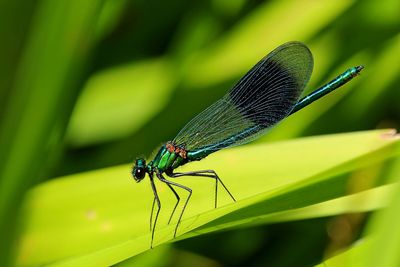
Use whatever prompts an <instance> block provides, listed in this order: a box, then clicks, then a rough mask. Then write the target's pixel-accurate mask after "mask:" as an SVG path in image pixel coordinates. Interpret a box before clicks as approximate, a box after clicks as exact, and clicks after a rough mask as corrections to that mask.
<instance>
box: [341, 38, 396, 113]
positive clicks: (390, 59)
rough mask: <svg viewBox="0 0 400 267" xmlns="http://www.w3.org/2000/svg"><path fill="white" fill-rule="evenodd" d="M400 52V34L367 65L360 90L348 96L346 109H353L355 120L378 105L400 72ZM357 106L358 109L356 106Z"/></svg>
mask: <svg viewBox="0 0 400 267" xmlns="http://www.w3.org/2000/svg"><path fill="white" fill-rule="evenodd" d="M399 54H400V34H398V35H396V36H395V37H394V38H393V39H391V40H389V41H388V42H387V43H386V44H385V45H384V47H383V49H382V50H381V53H380V54H375V55H374V57H373V58H372V62H371V64H368V65H366V66H365V67H366V68H365V70H364V71H363V73H362V75H365V76H367V78H365V79H362V83H361V84H360V86H359V87H358V90H357V91H355V92H354V93H353V94H351V95H350V96H349V97H347V98H346V103H345V107H344V109H345V110H347V111H351V112H350V114H351V117H352V118H353V120H354V121H357V120H360V119H361V118H362V117H363V116H367V115H368V113H369V112H370V110H371V108H372V107H373V106H376V105H377V101H378V100H379V97H380V96H382V95H383V94H384V93H385V91H386V90H388V89H390V88H391V87H390V86H389V85H390V84H391V83H392V82H394V81H395V80H396V79H397V77H398V76H399V74H400V64H399V62H398V55H399ZM355 106H356V107H357V108H356V109H355V108H354V107H355Z"/></svg>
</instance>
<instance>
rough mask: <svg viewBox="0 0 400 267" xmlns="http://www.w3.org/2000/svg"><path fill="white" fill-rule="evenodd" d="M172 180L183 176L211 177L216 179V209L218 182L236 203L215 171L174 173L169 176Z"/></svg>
mask: <svg viewBox="0 0 400 267" xmlns="http://www.w3.org/2000/svg"><path fill="white" fill-rule="evenodd" d="M169 176H170V177H171V178H177V177H182V176H197V177H209V178H213V179H215V197H214V199H215V208H216V207H217V192H218V182H220V183H221V185H222V186H223V187H224V189H225V191H226V192H227V193H228V194H229V196H230V197H231V198H232V199H233V201H235V202H236V199H235V198H234V197H233V195H232V194H231V192H229V190H228V188H227V187H226V186H225V184H224V183H223V182H222V180H221V178H219V176H218V175H217V173H216V172H215V171H214V170H201V171H192V172H182V173H179V172H177V173H172V174H170V175H169Z"/></svg>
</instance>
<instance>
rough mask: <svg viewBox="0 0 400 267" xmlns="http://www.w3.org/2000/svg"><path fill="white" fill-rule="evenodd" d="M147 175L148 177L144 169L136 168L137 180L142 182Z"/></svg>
mask: <svg viewBox="0 0 400 267" xmlns="http://www.w3.org/2000/svg"><path fill="white" fill-rule="evenodd" d="M145 175H146V172H145V170H144V168H136V170H135V177H136V178H137V179H139V180H142V179H143V178H144V176H145Z"/></svg>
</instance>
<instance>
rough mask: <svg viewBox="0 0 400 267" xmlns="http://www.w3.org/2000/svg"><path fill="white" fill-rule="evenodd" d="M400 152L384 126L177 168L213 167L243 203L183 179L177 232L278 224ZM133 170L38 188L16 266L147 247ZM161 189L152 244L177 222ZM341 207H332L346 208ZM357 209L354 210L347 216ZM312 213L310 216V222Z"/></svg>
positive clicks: (110, 259)
mask: <svg viewBox="0 0 400 267" xmlns="http://www.w3.org/2000/svg"><path fill="white" fill-rule="evenodd" d="M399 153H400V142H399V140H398V139H396V138H393V131H388V130H381V131H371V132H360V133H349V134H340V135H332V136H321V137H313V138H305V139H301V140H294V141H288V142H281V143H275V144H269V145H256V146H244V147H239V148H235V149H228V150H225V151H221V152H219V153H217V154H213V155H210V156H209V157H208V158H207V159H204V160H202V161H200V162H193V163H191V164H188V165H187V166H184V167H182V168H180V170H182V171H185V170H186V171H188V170H196V169H215V170H216V171H217V172H218V174H219V175H220V177H222V179H223V180H224V182H225V184H226V185H227V186H228V188H229V189H230V190H231V192H232V193H233V194H234V195H235V196H236V197H237V199H238V201H237V202H236V203H232V202H231V200H230V199H229V197H228V196H227V194H226V193H223V192H220V194H219V208H217V209H213V200H212V197H211V196H212V192H213V189H214V188H213V183H210V180H209V179H198V178H185V179H182V180H180V181H182V182H183V183H184V184H185V185H187V186H190V187H192V188H194V194H193V199H192V200H191V202H190V207H189V209H188V210H187V212H186V213H185V216H184V220H183V221H182V224H181V226H180V229H179V231H178V235H182V234H183V233H187V232H190V231H193V230H194V229H197V228H199V227H201V226H203V225H206V224H208V225H206V227H212V228H213V229H212V230H219V226H220V225H229V223H230V222H234V221H239V220H246V218H251V217H253V216H254V217H262V216H265V215H267V214H273V213H275V215H272V216H276V217H275V219H274V221H275V222H276V221H279V216H277V215H276V213H277V212H281V211H285V210H293V209H296V208H303V207H306V206H308V205H313V204H318V203H320V202H324V201H328V200H329V199H333V198H336V197H340V196H343V195H346V192H345V191H344V189H343V187H344V185H343V181H340V179H338V177H339V178H340V177H341V176H337V175H339V174H342V173H345V172H348V171H350V170H354V169H355V168H360V167H362V166H366V165H369V164H373V163H376V162H379V161H383V160H385V159H387V158H389V157H392V156H394V155H398V154H399ZM327 154H329V156H322V155H327ZM244 167H245V168H244ZM129 171H130V166H126V165H124V166H119V167H113V168H108V169H103V170H98V171H93V172H88V173H81V174H76V175H72V176H69V177H65V178H62V179H56V180H53V181H50V182H47V183H45V184H42V185H40V186H38V187H36V188H35V189H34V190H32V191H31V192H30V194H29V196H28V198H27V199H26V203H25V204H26V205H25V209H24V211H25V213H24V214H25V215H26V217H25V222H26V229H25V234H24V236H23V239H22V241H21V247H20V253H19V262H18V263H19V266H31V265H43V264H48V263H50V262H52V263H53V264H54V265H65V266H93V265H99V264H101V265H111V264H115V263H117V262H120V261H122V260H124V259H126V258H129V257H132V256H134V255H136V254H138V253H141V252H143V251H145V250H148V249H149V244H150V240H149V229H148V228H149V225H148V220H149V212H150V206H151V201H152V192H151V189H150V186H149V184H148V183H147V181H145V182H142V183H140V184H134V183H133V181H132V179H131V177H130V173H129ZM157 185H158V189H159V194H160V197H161V199H162V201H163V210H162V212H161V216H160V220H159V224H158V229H157V233H156V239H155V243H156V244H161V243H165V242H169V241H171V238H172V233H173V230H174V224H175V222H174V223H173V224H171V225H168V226H167V225H166V222H167V219H168V216H169V211H170V209H172V206H173V204H174V198H173V196H172V194H171V192H170V191H169V190H168V188H166V187H164V186H163V185H161V184H160V183H158V184H157ZM368 194H369V193H367V195H368ZM372 194H374V193H372ZM356 198H357V197H356ZM341 201H342V200H339V202H341ZM344 203H346V201H345V202H344ZM375 205H376V203H372V204H371V206H370V207H369V208H376V207H377V206H375ZM326 207H327V208H329V209H331V212H330V213H329V212H328V211H327V212H328V213H329V214H334V213H335V212H334V210H333V208H334V206H333V205H332V204H330V203H329V202H328V204H327V206H326ZM342 208H343V209H337V210H336V211H337V212H344V211H346V209H345V207H344V206H343V207H342ZM353 208H354V206H352V205H350V206H349V210H348V211H352V210H353ZM306 211H307V209H306ZM315 211H316V212H317V211H318V207H317V208H316V209H315ZM293 212H294V213H292V215H290V213H286V215H285V216H286V217H285V216H282V220H285V218H286V219H287V218H288V216H289V217H290V216H294V217H295V218H297V219H300V218H301V217H302V215H301V210H300V212H299V214H297V215H296V214H295V213H296V211H293ZM317 214H319V215H321V214H322V213H321V212H320V211H319V212H317ZM325 215H326V214H325ZM325 215H324V216H325ZM310 216H311V215H310V212H305V213H304V218H309V217H310ZM249 223H250V222H249ZM188 236H189V235H186V237H188ZM183 238H185V236H183Z"/></svg>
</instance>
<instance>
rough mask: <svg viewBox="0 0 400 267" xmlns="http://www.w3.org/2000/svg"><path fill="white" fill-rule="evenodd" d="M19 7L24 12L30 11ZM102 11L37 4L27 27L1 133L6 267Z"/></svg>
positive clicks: (0, 205)
mask: <svg viewBox="0 0 400 267" xmlns="http://www.w3.org/2000/svg"><path fill="white" fill-rule="evenodd" d="M18 3H19V4H20V8H22V9H24V8H29V7H30V5H28V6H25V3H22V2H21V1H18ZM100 7H101V1H99V0H91V1H85V2H82V1H74V0H72V1H51V0H44V1H37V2H36V3H35V8H34V10H35V12H34V15H33V18H32V22H31V24H30V25H29V28H28V29H25V31H27V33H26V35H27V38H26V40H25V42H24V43H23V47H22V52H21V59H20V60H19V61H18V62H17V64H13V66H12V67H15V70H14V71H15V77H13V79H12V81H13V83H12V84H10V88H9V92H10V93H9V98H8V101H7V105H6V106H5V108H4V109H5V112H4V114H5V116H4V119H3V123H2V125H1V129H0V147H1V150H0V178H1V180H0V232H1V233H0V235H1V236H2V238H1V241H0V242H1V243H0V265H1V266H7V265H8V262H7V261H8V259H9V258H10V257H11V253H10V250H11V249H12V248H14V244H13V242H11V241H12V239H13V238H14V235H15V231H14V230H15V229H16V227H17V223H16V217H17V213H18V212H19V204H20V202H21V199H22V197H23V195H24V193H25V191H26V190H27V189H28V188H29V187H30V186H32V184H34V183H36V182H37V180H38V179H39V178H42V177H43V174H44V173H46V171H48V168H49V167H50V165H51V164H50V161H52V160H54V157H55V156H56V154H57V153H56V152H57V150H58V149H60V146H61V141H60V140H61V138H62V136H63V132H64V129H65V127H66V123H67V119H68V115H69V113H70V111H71V109H72V105H73V102H74V100H75V97H76V94H77V91H78V88H79V83H80V82H81V80H82V78H83V73H84V71H85V65H86V64H87V59H88V56H89V54H90V50H91V48H92V46H93V43H94V36H93V34H92V32H93V29H94V27H95V24H96V20H97V16H98V13H99V10H100ZM7 12H9V10H1V13H7ZM7 17H8V15H7ZM18 25H19V24H18ZM7 26H9V27H10V26H12V23H10V24H8V25H7ZM9 34H10V35H9V36H3V38H14V36H13V34H14V33H13V32H12V31H10V32H9Z"/></svg>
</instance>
